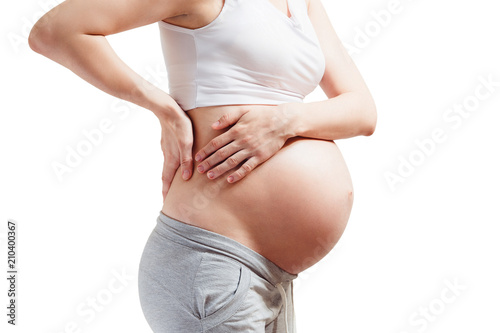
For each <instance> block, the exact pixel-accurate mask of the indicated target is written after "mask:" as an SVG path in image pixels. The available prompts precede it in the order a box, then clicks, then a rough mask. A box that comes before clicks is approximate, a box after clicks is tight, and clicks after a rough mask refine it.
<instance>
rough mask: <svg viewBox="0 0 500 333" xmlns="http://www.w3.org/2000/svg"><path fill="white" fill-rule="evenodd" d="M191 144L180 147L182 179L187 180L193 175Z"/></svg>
mask: <svg viewBox="0 0 500 333" xmlns="http://www.w3.org/2000/svg"><path fill="white" fill-rule="evenodd" d="M191 149H192V147H191V145H187V146H185V147H183V148H182V149H181V161H180V162H181V175H182V179H184V180H188V179H190V178H191V176H192V175H193V154H192V151H191Z"/></svg>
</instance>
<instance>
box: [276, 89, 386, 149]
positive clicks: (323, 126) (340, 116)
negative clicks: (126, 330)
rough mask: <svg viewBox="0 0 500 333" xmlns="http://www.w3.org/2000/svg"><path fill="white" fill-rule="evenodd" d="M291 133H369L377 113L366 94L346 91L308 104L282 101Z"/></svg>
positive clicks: (326, 137) (329, 137)
mask: <svg viewBox="0 0 500 333" xmlns="http://www.w3.org/2000/svg"><path fill="white" fill-rule="evenodd" d="M283 107H284V114H285V117H287V119H288V121H287V123H288V127H289V133H290V136H291V137H293V136H302V137H308V138H315V139H323V140H337V139H345V138H350V137H354V136H359V135H365V136H368V135H371V134H372V133H373V131H374V130H375V126H376V122H377V113H376V108H375V104H374V102H373V99H372V97H371V95H370V94H369V93H357V92H347V93H343V94H340V95H338V96H336V97H334V98H330V99H327V100H324V101H319V102H311V103H286V104H283Z"/></svg>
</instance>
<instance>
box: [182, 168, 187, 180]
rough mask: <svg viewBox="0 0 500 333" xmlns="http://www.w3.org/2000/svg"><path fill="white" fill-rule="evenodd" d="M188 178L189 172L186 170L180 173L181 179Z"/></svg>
mask: <svg viewBox="0 0 500 333" xmlns="http://www.w3.org/2000/svg"><path fill="white" fill-rule="evenodd" d="M188 177H189V171H188V170H184V172H183V173H182V178H184V179H188Z"/></svg>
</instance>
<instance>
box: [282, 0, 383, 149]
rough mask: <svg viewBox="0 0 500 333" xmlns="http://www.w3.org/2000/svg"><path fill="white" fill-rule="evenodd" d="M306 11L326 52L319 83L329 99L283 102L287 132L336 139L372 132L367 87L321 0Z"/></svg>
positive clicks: (373, 113) (373, 114)
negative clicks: (324, 67) (308, 101)
mask: <svg viewBox="0 0 500 333" xmlns="http://www.w3.org/2000/svg"><path fill="white" fill-rule="evenodd" d="M308 12H309V17H310V19H311V22H312V24H313V26H314V29H315V31H316V34H317V36H318V39H319V42H320V45H321V49H322V50H323V54H324V55H325V60H326V69H325V74H324V76H323V78H322V80H321V82H320V87H321V88H322V89H323V91H324V92H325V94H326V96H327V97H328V99H327V100H325V101H320V102H312V103H287V104H284V105H283V107H284V113H285V114H286V115H288V116H289V118H290V122H289V123H290V128H289V130H288V131H290V135H291V136H303V137H310V138H316V139H324V140H337V139H344V138H349V137H354V136H358V135H365V136H369V135H371V134H373V132H374V131H375V126H376V122H377V112H376V108H375V103H374V101H373V98H372V96H371V94H370V92H369V90H368V87H367V86H366V84H365V82H364V80H363V78H362V77H361V74H360V73H359V71H358V69H357V68H356V65H355V64H354V62H353V61H352V59H351V57H350V56H349V55H348V53H347V51H346V50H345V48H344V47H343V45H342V43H341V41H340V39H339V38H338V36H337V34H336V33H335V31H334V29H333V27H332V24H331V23H330V20H329V19H328V16H327V14H326V11H325V9H324V7H323V5H322V4H321V2H320V0H309V10H308Z"/></svg>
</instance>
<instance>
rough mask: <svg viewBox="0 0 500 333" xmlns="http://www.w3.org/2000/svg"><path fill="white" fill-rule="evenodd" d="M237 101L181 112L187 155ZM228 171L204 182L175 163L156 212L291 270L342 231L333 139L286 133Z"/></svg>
mask: <svg viewBox="0 0 500 333" xmlns="http://www.w3.org/2000/svg"><path fill="white" fill-rule="evenodd" d="M238 107H240V106H215V107H205V108H197V109H193V110H190V111H188V116H189V117H190V118H191V120H192V122H193V130H194V138H195V140H194V146H193V153H195V152H197V151H198V150H199V149H200V148H202V147H203V146H204V145H206V144H207V143H208V142H209V141H210V140H211V139H212V138H214V137H215V136H217V135H219V134H220V133H222V132H223V131H215V130H213V129H211V127H210V124H212V123H213V122H214V121H215V120H217V119H218V118H219V117H220V116H222V115H223V114H224V113H226V112H228V111H229V110H230V109H231V108H238ZM196 166H197V164H195V169H196ZM233 171H234V170H233ZM228 174H229V172H228V173H227V174H224V175H223V176H221V177H219V178H217V179H215V180H209V179H208V178H207V176H206V174H200V173H198V172H197V171H195V172H194V174H193V177H192V178H191V179H190V180H189V181H185V180H182V178H181V176H180V169H179V170H178V171H177V173H176V175H175V178H174V180H173V182H172V185H171V188H170V190H169V192H168V194H167V197H166V199H165V202H164V205H163V208H162V211H163V213H164V214H166V215H167V216H170V217H172V218H174V219H177V220H180V221H182V222H185V223H188V224H192V225H195V226H198V227H200V228H203V229H207V230H210V231H214V232H216V233H219V234H222V235H225V236H227V237H230V238H232V239H234V240H236V241H238V242H240V243H242V244H244V245H246V246H247V247H249V248H251V249H253V250H254V251H256V252H258V253H260V254H262V255H263V256H265V257H266V258H268V259H269V260H271V261H273V262H274V263H275V264H277V265H278V266H280V267H281V268H282V269H284V270H286V271H288V272H290V273H293V274H296V273H299V272H301V271H303V270H304V269H306V268H308V267H310V266H312V265H313V264H315V263H316V262H318V261H319V260H320V259H321V258H323V257H324V256H325V255H326V254H327V253H328V252H329V251H330V250H331V249H332V248H333V246H334V245H335V243H336V242H337V241H338V239H339V238H340V236H341V235H342V232H343V231H344V228H345V226H346V223H347V220H348V218H349V214H350V211H351V207H352V200H353V194H352V193H353V192H352V183H351V178H350V175H349V171H348V169H347V166H346V164H345V161H344V159H343V157H342V154H341V153H340V150H339V149H338V147H337V145H336V144H335V143H334V142H333V141H324V140H315V139H307V138H299V137H297V138H293V139H289V140H288V141H287V142H286V143H285V145H284V146H283V148H282V149H281V150H280V151H278V152H277V153H276V154H275V155H274V156H273V157H271V158H270V159H269V160H267V161H266V162H264V163H263V164H261V165H260V166H258V167H257V168H256V169H254V170H253V171H252V172H251V173H250V174H248V175H247V176H246V177H245V178H243V179H242V180H240V181H239V182H236V183H234V184H229V183H227V181H226V177H227V175H228ZM224 176H225V177H224Z"/></svg>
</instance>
